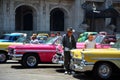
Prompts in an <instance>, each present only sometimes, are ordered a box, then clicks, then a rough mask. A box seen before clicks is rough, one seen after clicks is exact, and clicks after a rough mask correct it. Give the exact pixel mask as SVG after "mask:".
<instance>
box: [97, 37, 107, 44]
mask: <svg viewBox="0 0 120 80" xmlns="http://www.w3.org/2000/svg"><path fill="white" fill-rule="evenodd" d="M104 37H105V36H97V37H96V38H95V42H96V43H101V42H102V41H103V39H104Z"/></svg>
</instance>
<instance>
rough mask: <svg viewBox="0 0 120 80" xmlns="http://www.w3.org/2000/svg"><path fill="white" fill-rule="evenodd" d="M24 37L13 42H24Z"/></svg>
mask: <svg viewBox="0 0 120 80" xmlns="http://www.w3.org/2000/svg"><path fill="white" fill-rule="evenodd" d="M25 40H26V37H19V38H18V39H17V40H16V41H15V42H24V41H25Z"/></svg>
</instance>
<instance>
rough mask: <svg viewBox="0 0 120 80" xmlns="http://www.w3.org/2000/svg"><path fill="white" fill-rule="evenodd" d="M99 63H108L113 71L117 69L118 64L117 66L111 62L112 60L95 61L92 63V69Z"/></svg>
mask: <svg viewBox="0 0 120 80" xmlns="http://www.w3.org/2000/svg"><path fill="white" fill-rule="evenodd" d="M100 63H108V64H110V65H111V66H112V67H113V68H114V69H116V70H115V71H117V70H118V69H119V68H118V66H117V65H116V64H115V63H114V62H112V61H97V62H96V63H95V64H94V67H93V69H94V68H95V67H96V66H97V65H98V64H100Z"/></svg>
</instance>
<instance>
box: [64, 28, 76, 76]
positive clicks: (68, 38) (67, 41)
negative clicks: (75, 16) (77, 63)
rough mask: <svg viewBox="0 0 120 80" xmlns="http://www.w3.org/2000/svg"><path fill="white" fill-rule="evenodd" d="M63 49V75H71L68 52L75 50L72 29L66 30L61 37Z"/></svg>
mask: <svg viewBox="0 0 120 80" xmlns="http://www.w3.org/2000/svg"><path fill="white" fill-rule="evenodd" d="M62 43H63V48H64V67H65V74H71V70H70V59H71V55H70V50H71V49H75V48H76V41H75V38H74V36H73V29H72V28H71V27H70V28H68V29H67V33H66V34H65V35H64V36H63V39H62Z"/></svg>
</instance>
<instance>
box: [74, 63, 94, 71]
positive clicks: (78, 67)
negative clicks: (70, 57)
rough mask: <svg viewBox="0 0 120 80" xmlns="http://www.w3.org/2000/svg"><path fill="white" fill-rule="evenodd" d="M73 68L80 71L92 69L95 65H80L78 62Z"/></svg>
mask: <svg viewBox="0 0 120 80" xmlns="http://www.w3.org/2000/svg"><path fill="white" fill-rule="evenodd" d="M72 70H74V71H78V72H85V71H92V70H93V65H86V66H79V65H77V64H74V65H73V66H72Z"/></svg>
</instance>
